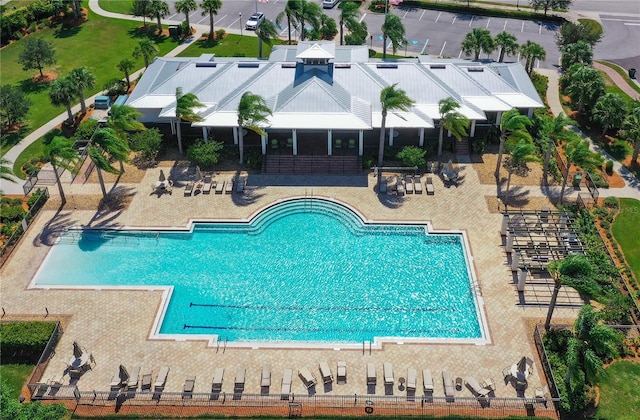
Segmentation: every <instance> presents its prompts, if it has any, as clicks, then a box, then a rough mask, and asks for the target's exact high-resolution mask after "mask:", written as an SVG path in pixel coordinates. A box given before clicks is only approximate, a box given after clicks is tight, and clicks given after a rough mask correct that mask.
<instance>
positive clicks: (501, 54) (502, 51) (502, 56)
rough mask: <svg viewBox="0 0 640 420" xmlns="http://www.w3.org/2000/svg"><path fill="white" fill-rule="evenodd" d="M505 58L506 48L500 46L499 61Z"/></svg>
mask: <svg viewBox="0 0 640 420" xmlns="http://www.w3.org/2000/svg"><path fill="white" fill-rule="evenodd" d="M502 60H504V48H500V56H499V57H498V63H502Z"/></svg>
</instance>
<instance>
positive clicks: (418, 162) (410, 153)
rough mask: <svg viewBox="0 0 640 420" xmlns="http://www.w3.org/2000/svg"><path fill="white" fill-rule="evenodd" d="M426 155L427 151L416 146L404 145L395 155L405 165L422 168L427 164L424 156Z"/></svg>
mask: <svg viewBox="0 0 640 420" xmlns="http://www.w3.org/2000/svg"><path fill="white" fill-rule="evenodd" d="M426 155H427V151H426V150H424V149H421V148H419V147H416V146H405V147H403V148H402V150H400V152H399V153H398V154H397V155H396V157H397V158H398V159H400V160H401V161H402V164H403V165H405V166H417V167H418V168H424V166H425V165H426V164H427V161H426V159H425V158H424V157H425V156H426Z"/></svg>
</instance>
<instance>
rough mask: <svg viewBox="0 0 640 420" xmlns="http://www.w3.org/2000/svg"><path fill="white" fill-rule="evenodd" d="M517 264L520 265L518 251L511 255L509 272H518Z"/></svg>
mask: <svg viewBox="0 0 640 420" xmlns="http://www.w3.org/2000/svg"><path fill="white" fill-rule="evenodd" d="M518 264H520V251H516V252H512V253H511V271H518Z"/></svg>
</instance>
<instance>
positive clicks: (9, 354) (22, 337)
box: [0, 321, 56, 364]
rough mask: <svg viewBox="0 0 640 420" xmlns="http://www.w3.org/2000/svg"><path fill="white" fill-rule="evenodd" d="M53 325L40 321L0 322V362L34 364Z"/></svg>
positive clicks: (54, 324) (53, 327) (45, 343)
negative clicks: (0, 353)
mask: <svg viewBox="0 0 640 420" xmlns="http://www.w3.org/2000/svg"><path fill="white" fill-rule="evenodd" d="M55 327H56V323H55V322H42V321H32V322H9V323H2V324H0V349H2V363H27V364H36V363H37V362H38V359H40V355H41V354H42V352H43V351H44V348H45V347H46V345H47V342H48V341H49V338H50V337H51V334H53V330H54V329H55Z"/></svg>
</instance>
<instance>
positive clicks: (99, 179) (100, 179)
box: [96, 166, 107, 198]
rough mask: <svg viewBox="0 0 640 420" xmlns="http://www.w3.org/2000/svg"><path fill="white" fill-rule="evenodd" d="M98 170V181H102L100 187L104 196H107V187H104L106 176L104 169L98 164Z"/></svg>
mask: <svg viewBox="0 0 640 420" xmlns="http://www.w3.org/2000/svg"><path fill="white" fill-rule="evenodd" d="M96 170H97V172H98V181H100V189H101V190H102V198H107V189H106V188H105V187H104V178H103V177H102V171H101V170H100V168H98V167H97V166H96Z"/></svg>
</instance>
